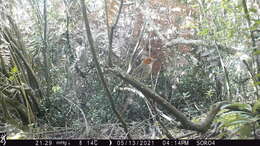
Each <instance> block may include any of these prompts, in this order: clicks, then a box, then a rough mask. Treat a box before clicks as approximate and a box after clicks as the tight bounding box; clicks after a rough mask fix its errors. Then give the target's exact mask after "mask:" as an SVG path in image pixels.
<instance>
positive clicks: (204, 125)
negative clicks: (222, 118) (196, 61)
mask: <svg viewBox="0 0 260 146" xmlns="http://www.w3.org/2000/svg"><path fill="white" fill-rule="evenodd" d="M108 71H110V72H111V73H112V74H113V75H116V76H117V77H119V78H121V79H122V80H124V81H125V82H127V83H129V84H131V85H132V86H133V87H135V88H136V89H137V90H139V91H140V92H142V94H143V95H144V96H145V97H146V98H151V99H152V100H154V101H155V102H156V103H158V104H160V105H162V106H163V107H165V108H166V109H167V110H168V111H169V112H170V114H172V115H173V116H174V117H176V120H177V121H179V122H180V123H181V126H180V127H181V128H183V129H187V130H194V131H198V132H206V131H207V130H208V129H209V127H210V125H211V123H212V121H213V120H214V118H215V116H216V114H217V113H218V111H219V110H220V107H221V105H222V104H223V103H217V104H215V105H213V106H212V109H211V110H210V111H209V113H208V115H207V117H206V119H205V120H204V121H202V122H201V123H193V122H191V121H190V120H189V119H188V118H187V117H186V116H185V114H183V113H182V112H180V111H179V110H178V109H176V108H175V107H174V106H173V105H171V104H170V103H169V102H168V101H167V100H165V99H164V98H163V97H161V96H160V95H158V94H157V93H155V92H154V91H153V90H152V89H150V88H148V87H146V86H145V85H144V84H142V83H141V82H139V81H137V80H136V79H134V78H132V77H131V76H130V75H128V74H126V73H124V72H123V71H121V70H120V69H119V68H110V69H108Z"/></svg>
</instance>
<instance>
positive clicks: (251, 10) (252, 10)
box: [249, 8, 257, 13]
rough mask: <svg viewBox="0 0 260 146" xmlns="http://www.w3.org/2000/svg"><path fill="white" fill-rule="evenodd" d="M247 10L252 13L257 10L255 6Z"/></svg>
mask: <svg viewBox="0 0 260 146" xmlns="http://www.w3.org/2000/svg"><path fill="white" fill-rule="evenodd" d="M249 11H250V12H253V13H256V12H257V10H256V9H255V8H250V9H249Z"/></svg>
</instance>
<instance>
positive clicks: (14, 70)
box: [11, 66, 18, 74]
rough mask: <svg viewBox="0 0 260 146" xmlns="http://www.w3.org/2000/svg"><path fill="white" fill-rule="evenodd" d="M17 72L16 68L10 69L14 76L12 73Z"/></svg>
mask: <svg viewBox="0 0 260 146" xmlns="http://www.w3.org/2000/svg"><path fill="white" fill-rule="evenodd" d="M17 72H18V69H17V67H16V66H14V67H13V68H12V69H11V73H12V74H14V73H17Z"/></svg>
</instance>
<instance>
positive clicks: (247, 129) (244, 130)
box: [238, 124, 252, 138]
mask: <svg viewBox="0 0 260 146" xmlns="http://www.w3.org/2000/svg"><path fill="white" fill-rule="evenodd" d="M251 131H252V126H251V125H250V124H245V125H243V126H242V127H241V128H240V129H239V131H238V132H239V134H240V138H247V137H249V136H250V134H251Z"/></svg>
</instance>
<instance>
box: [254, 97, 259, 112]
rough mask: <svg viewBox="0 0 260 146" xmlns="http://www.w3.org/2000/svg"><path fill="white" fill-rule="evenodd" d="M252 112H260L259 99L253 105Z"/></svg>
mask: <svg viewBox="0 0 260 146" xmlns="http://www.w3.org/2000/svg"><path fill="white" fill-rule="evenodd" d="M253 113H255V114H260V100H257V101H256V103H255V104H254V106H253Z"/></svg>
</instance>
